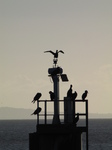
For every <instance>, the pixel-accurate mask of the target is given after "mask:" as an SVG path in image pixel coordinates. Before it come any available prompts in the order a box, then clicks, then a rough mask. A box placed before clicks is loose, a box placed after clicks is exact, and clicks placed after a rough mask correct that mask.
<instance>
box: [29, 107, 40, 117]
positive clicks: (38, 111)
mask: <svg viewBox="0 0 112 150" xmlns="http://www.w3.org/2000/svg"><path fill="white" fill-rule="evenodd" d="M41 110H42V108H41V107H38V108H37V109H36V110H35V111H34V112H33V113H32V114H31V115H38V114H39V113H40V112H41Z"/></svg>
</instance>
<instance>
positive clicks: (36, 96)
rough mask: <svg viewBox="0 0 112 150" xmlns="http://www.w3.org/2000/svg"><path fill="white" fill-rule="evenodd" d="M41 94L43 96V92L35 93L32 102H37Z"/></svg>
mask: <svg viewBox="0 0 112 150" xmlns="http://www.w3.org/2000/svg"><path fill="white" fill-rule="evenodd" d="M41 96H42V94H41V93H37V94H36V95H35V97H34V98H33V100H32V103H35V101H38V100H39V98H40V97H41Z"/></svg>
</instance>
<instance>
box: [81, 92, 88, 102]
mask: <svg viewBox="0 0 112 150" xmlns="http://www.w3.org/2000/svg"><path fill="white" fill-rule="evenodd" d="M87 94H88V91H87V90H85V92H84V93H83V94H82V100H83V101H84V100H85V98H86V97H87Z"/></svg>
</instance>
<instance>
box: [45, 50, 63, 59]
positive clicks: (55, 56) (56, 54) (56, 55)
mask: <svg viewBox="0 0 112 150" xmlns="http://www.w3.org/2000/svg"><path fill="white" fill-rule="evenodd" d="M47 52H49V53H51V54H53V55H54V58H58V53H59V52H60V53H62V54H64V52H63V51H62V50H59V51H58V50H56V52H55V53H54V52H53V51H51V50H49V51H45V52H44V53H47Z"/></svg>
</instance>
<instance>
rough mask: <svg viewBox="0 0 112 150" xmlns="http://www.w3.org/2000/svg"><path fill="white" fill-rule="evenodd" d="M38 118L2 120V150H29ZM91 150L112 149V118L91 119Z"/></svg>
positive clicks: (0, 122)
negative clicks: (31, 134)
mask: <svg viewBox="0 0 112 150" xmlns="http://www.w3.org/2000/svg"><path fill="white" fill-rule="evenodd" d="M35 131H36V120H0V150H29V133H32V132H35ZM89 150H112V119H90V120H89Z"/></svg>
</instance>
